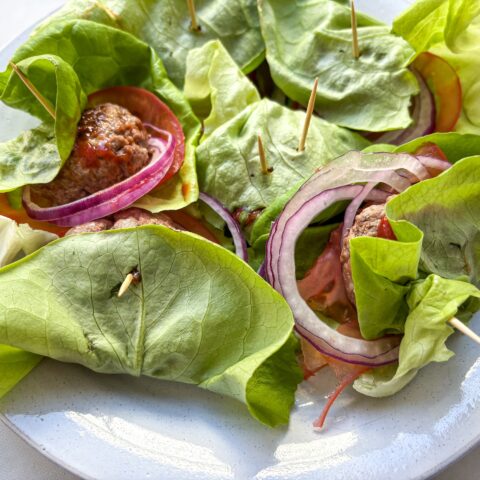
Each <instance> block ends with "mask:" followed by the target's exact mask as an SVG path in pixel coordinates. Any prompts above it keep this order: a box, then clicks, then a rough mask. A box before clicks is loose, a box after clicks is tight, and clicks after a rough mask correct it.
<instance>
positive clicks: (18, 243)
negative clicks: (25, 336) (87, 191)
mask: <svg viewBox="0 0 480 480" xmlns="http://www.w3.org/2000/svg"><path fill="white" fill-rule="evenodd" d="M56 238H57V236H56V235H53V234H51V233H48V232H44V231H42V230H32V229H31V228H30V227H29V226H28V225H17V224H16V223H15V222H14V221H13V220H10V219H9V218H6V217H3V216H1V215H0V267H3V266H5V265H7V264H9V263H10V262H12V261H14V260H16V259H18V258H21V257H23V256H25V255H28V254H30V253H33V252H34V251H36V250H38V249H39V248H40V247H43V246H44V245H46V244H47V243H49V242H52V241H53V240H55V239H56ZM41 359H42V357H41V356H39V355H35V354H33V353H29V352H24V351H22V350H20V349H18V348H12V347H9V346H7V345H0V398H1V397H2V396H3V395H5V394H6V393H8V392H9V391H10V390H11V389H12V388H13V387H14V386H15V385H16V384H17V383H18V382H20V380H21V379H22V378H23V377H25V375H27V374H28V373H29V372H30V371H31V370H32V369H33V368H34V367H35V366H36V365H37V364H38V363H39V362H40V360H41Z"/></svg>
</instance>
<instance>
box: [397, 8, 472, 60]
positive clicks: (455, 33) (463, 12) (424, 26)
mask: <svg viewBox="0 0 480 480" xmlns="http://www.w3.org/2000/svg"><path fill="white" fill-rule="evenodd" d="M479 14H480V3H479V2H478V1H477V0H417V1H416V2H415V3H414V4H413V5H412V6H410V7H409V8H408V9H407V10H405V11H404V12H403V13H402V14H401V15H400V16H398V17H397V18H396V19H395V20H394V22H393V31H394V32H395V33H397V34H398V35H401V36H402V37H403V38H404V39H405V40H407V41H408V42H409V43H410V45H411V46H412V47H413V48H414V49H415V50H416V51H417V52H418V53H420V52H425V51H427V50H429V49H430V47H432V46H433V45H436V44H438V43H445V44H446V45H447V46H448V47H449V48H450V49H451V50H455V49H456V47H457V44H458V46H459V45H460V43H461V42H459V41H458V40H459V37H460V36H461V34H462V33H463V32H464V31H465V30H466V29H467V28H468V26H469V25H470V24H471V23H472V21H473V20H474V19H475V17H476V16H478V15H479Z"/></svg>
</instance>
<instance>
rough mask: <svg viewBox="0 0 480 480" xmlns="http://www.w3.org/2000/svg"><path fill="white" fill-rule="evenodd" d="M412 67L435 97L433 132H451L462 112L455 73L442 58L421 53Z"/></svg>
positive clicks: (459, 91) (428, 53)
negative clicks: (435, 113) (435, 112)
mask: <svg viewBox="0 0 480 480" xmlns="http://www.w3.org/2000/svg"><path fill="white" fill-rule="evenodd" d="M413 67H414V68H415V70H417V71H418V73H420V75H421V76H422V78H423V79H424V80H425V81H426V82H427V85H428V87H429V88H430V90H431V91H432V92H433V95H434V97H435V105H436V110H437V115H436V122H435V123H436V127H435V130H436V131H437V132H450V131H452V130H453V128H454V127H455V124H456V123H457V121H458V119H459V117H460V113H461V112H462V85H461V83H460V79H459V78H458V75H457V73H456V72H455V70H454V69H453V68H452V67H451V65H450V64H449V63H448V62H446V61H445V60H444V59H443V58H441V57H439V56H437V55H434V54H433V53H430V52H424V53H421V54H420V55H419V56H418V57H417V58H416V59H415V61H414V62H413Z"/></svg>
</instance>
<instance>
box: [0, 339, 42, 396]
mask: <svg viewBox="0 0 480 480" xmlns="http://www.w3.org/2000/svg"><path fill="white" fill-rule="evenodd" d="M41 360H42V357H41V356H40V355H35V354H34V353H30V352H25V351H23V350H20V349H18V348H12V347H9V346H7V345H0V373H1V374H0V398H2V397H3V396H4V395H6V394H7V393H8V392H9V391H10V390H11V389H12V388H13V387H14V386H15V385H17V383H18V382H20V380H22V378H24V377H25V376H26V375H28V374H29V373H30V372H31V371H32V370H33V369H34V368H35V367H36V366H37V365H38V364H39V363H40V361H41Z"/></svg>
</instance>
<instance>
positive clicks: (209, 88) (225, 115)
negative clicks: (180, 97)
mask: <svg viewBox="0 0 480 480" xmlns="http://www.w3.org/2000/svg"><path fill="white" fill-rule="evenodd" d="M184 93H185V96H186V97H187V100H188V101H189V102H190V104H191V105H192V108H193V109H194V111H195V113H196V114H197V115H198V116H199V117H200V118H202V119H204V122H203V127H204V128H203V136H202V140H203V139H205V138H206V137H207V136H208V135H210V134H211V133H212V132H213V131H214V130H215V129H216V128H218V127H220V126H222V125H223V124H224V123H225V122H227V121H228V120H231V119H232V118H233V117H235V115H237V114H238V113H240V112H241V111H242V110H243V109H244V108H246V107H248V106H249V105H251V104H252V103H255V102H258V101H259V100H260V95H259V93H258V91H257V89H256V88H255V85H253V83H252V82H251V81H250V80H249V79H248V77H246V76H245V75H244V74H243V73H242V71H241V70H240V68H239V67H238V66H237V64H236V63H235V62H234V60H233V59H232V57H230V55H229V54H228V52H227V50H226V49H225V47H224V46H223V45H222V43H221V42H220V41H218V40H215V41H211V42H209V43H207V44H205V45H204V46H203V47H201V48H195V49H193V50H190V52H189V54H188V56H187V71H186V74H185V86H184Z"/></svg>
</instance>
